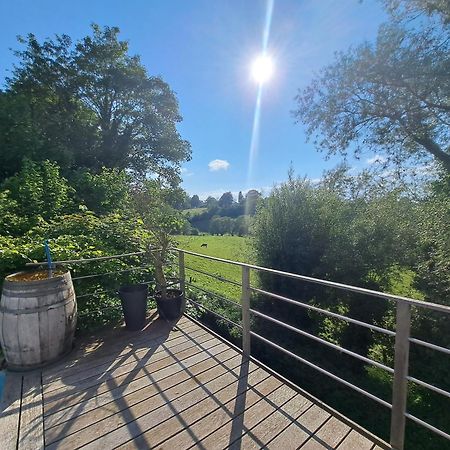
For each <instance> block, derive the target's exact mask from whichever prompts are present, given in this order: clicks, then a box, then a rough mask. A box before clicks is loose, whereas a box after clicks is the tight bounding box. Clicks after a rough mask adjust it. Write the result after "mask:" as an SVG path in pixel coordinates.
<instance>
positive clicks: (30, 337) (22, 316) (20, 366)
mask: <svg viewBox="0 0 450 450" xmlns="http://www.w3.org/2000/svg"><path fill="white" fill-rule="evenodd" d="M76 316H77V304H76V300H75V291H74V289H73V284H72V277H71V276H70V272H55V273H54V274H53V277H52V278H48V275H47V272H46V271H45V272H44V271H40V272H19V273H16V274H12V275H9V276H7V277H6V278H5V282H4V284H3V292H2V298H1V302H0V342H1V345H2V349H3V352H4V355H5V358H6V362H7V363H8V368H9V369H11V370H28V369H34V368H37V367H41V366H43V365H45V364H48V363H50V362H53V361H55V360H57V359H58V358H60V357H61V356H62V355H64V354H66V353H67V352H69V351H70V350H71V349H72V343H73V336H74V332H75V326H76Z"/></svg>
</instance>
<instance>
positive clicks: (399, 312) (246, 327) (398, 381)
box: [29, 249, 450, 450]
mask: <svg viewBox="0 0 450 450" xmlns="http://www.w3.org/2000/svg"><path fill="white" fill-rule="evenodd" d="M174 252H175V253H176V255H177V257H178V264H177V266H178V267H177V269H178V278H177V279H173V278H172V279H171V281H172V282H171V283H170V285H175V284H178V285H179V287H180V289H181V290H182V291H183V293H184V294H185V298H186V301H187V302H189V303H190V304H191V305H193V306H194V307H195V308H199V309H201V310H204V311H207V312H208V313H209V314H211V315H212V316H214V317H215V318H217V319H219V320H223V321H224V322H226V323H228V324H230V325H232V326H234V327H236V328H238V329H240V330H241V332H242V350H243V353H244V354H245V355H247V356H248V357H250V356H251V342H252V338H254V339H257V340H259V341H261V342H263V343H264V344H266V345H269V346H271V347H273V348H275V349H276V350H278V351H280V352H282V353H284V354H286V355H288V356H289V357H291V358H293V359H295V360H297V361H299V362H301V363H303V364H305V365H307V366H308V367H310V368H312V369H314V370H316V371H318V372H320V373H322V374H324V375H326V376H328V377H330V378H331V379H333V380H335V381H337V382H339V383H341V384H342V385H344V386H346V387H348V388H351V389H353V390H354V391H356V392H358V393H359V394H362V395H364V396H365V397H367V398H369V399H371V400H373V401H375V402H377V403H379V404H381V405H383V406H384V407H386V408H388V409H390V410H391V426H390V443H391V446H392V447H393V448H394V449H397V450H402V449H403V448H404V439H405V424H406V419H409V420H411V421H413V422H415V423H416V424H418V425H420V426H422V427H424V428H426V429H428V430H430V431H431V432H433V433H435V434H437V435H439V436H441V437H443V438H445V439H447V440H450V434H449V433H448V432H447V431H443V430H440V429H438V428H436V427H434V426H433V425H431V424H429V423H427V422H426V421H424V420H422V419H419V418H418V417H416V416H414V415H412V414H410V413H408V412H407V410H406V406H407V391H408V382H411V383H415V384H417V385H419V386H421V387H423V388H425V389H428V390H430V391H432V392H435V393H437V394H440V395H442V396H444V397H447V398H450V392H448V391H446V390H445V389H442V388H440V387H438V386H434V385H433V384H430V383H427V382H425V381H423V380H420V379H417V378H415V377H412V376H410V375H409V372H408V365H409V346H410V344H411V343H412V344H415V345H418V346H421V347H424V348H427V349H430V350H433V351H437V352H440V353H444V354H446V355H450V349H449V348H446V347H442V346H439V345H436V344H433V343H430V342H426V341H423V340H420V339H417V338H414V337H411V335H410V331H411V309H412V307H415V308H422V309H426V310H431V311H437V312H439V313H442V314H446V315H448V317H449V318H450V307H448V306H445V305H441V304H436V303H429V302H424V301H421V300H415V299H412V298H408V297H402V296H398V295H393V294H388V293H384V292H379V291H374V290H370V289H365V288H360V287H356V286H350V285H345V284H342V283H336V282H332V281H327V280H321V279H317V278H312V277H307V276H304V275H298V274H295V273H289V272H283V271H279V270H275V269H270V268H266V267H260V266H256V265H252V264H246V263H241V262H238V261H231V260H227V259H223V258H217V257H213V256H208V255H203V254H200V253H195V252H192V251H187V250H183V249H175V250H174ZM143 255H144V252H136V253H127V254H122V255H113V256H106V257H98V258H87V259H80V260H68V261H57V262H55V264H71V265H77V264H84V263H89V262H104V261H110V260H114V259H115V260H118V259H123V258H128V257H140V256H143ZM185 255H190V256H192V257H194V258H203V259H207V260H211V261H216V262H220V263H223V264H228V265H233V266H236V267H239V269H240V272H241V273H240V278H241V281H240V282H238V281H235V280H231V279H229V278H226V277H222V276H218V275H217V274H211V273H209V272H207V271H205V270H200V269H197V268H195V267H192V266H191V265H186V264H185ZM43 264H45V263H37V264H35V263H32V264H29V265H43ZM150 267H151V265H149V264H148V261H138V262H137V266H135V267H131V268H127V269H120V270H115V271H106V272H101V273H94V274H87V275H80V276H75V277H73V281H74V282H76V283H77V282H83V281H86V280H92V279H95V278H101V277H105V276H110V275H120V274H124V273H130V272H134V271H144V273H145V271H146V270H148V269H149V268H150ZM186 270H188V271H191V272H193V273H199V274H201V275H203V276H206V277H210V278H212V279H215V280H218V281H220V282H224V283H228V284H230V285H232V286H238V287H239V288H240V291H241V297H240V303H238V302H236V301H233V300H230V299H228V298H227V297H225V296H223V295H221V294H218V293H217V292H212V291H210V290H207V289H205V288H204V287H200V286H197V285H195V284H194V283H192V282H189V281H187V277H186ZM252 271H253V272H256V273H269V274H273V275H277V276H281V277H286V278H290V279H294V280H299V281H302V282H306V283H310V284H317V285H321V286H326V287H330V288H334V289H338V290H342V291H347V292H354V293H358V294H363V295H366V296H370V297H375V298H378V299H385V300H388V301H391V302H394V303H395V305H396V326H395V331H392V330H388V329H386V328H382V327H380V326H377V325H374V324H370V323H367V322H363V321H360V320H357V319H354V318H352V317H348V316H345V315H344V314H338V313H336V312H333V311H328V310H326V309H323V308H320V307H318V306H314V305H310V304H308V303H306V302H301V301H299V300H296V299H292V298H289V297H286V296H283V295H279V294H276V293H273V292H269V291H266V290H263V289H260V288H258V287H256V286H252V285H251V281H250V280H251V273H252ZM142 282H144V283H148V284H149V283H152V282H153V280H148V281H145V280H144V281H142ZM187 288H190V289H195V290H197V291H198V292H201V293H203V294H207V295H210V296H212V297H214V298H217V299H218V300H220V301H222V302H225V303H227V305H229V306H231V307H233V308H236V309H240V310H241V322H240V323H237V322H234V321H233V320H231V319H229V318H227V317H225V316H224V315H222V314H220V313H218V312H217V311H213V310H212V309H209V308H208V307H206V306H205V305H203V304H202V303H200V302H198V301H196V300H193V299H191V298H189V296H188V295H187V294H188V291H187ZM104 292H115V289H109V290H102V291H101V292H100V291H97V292H88V293H84V294H81V295H77V298H78V299H79V298H83V297H89V296H95V295H99V294H101V293H104ZM252 293H256V294H259V295H263V296H266V297H270V298H272V299H274V300H277V301H279V302H283V303H287V304H290V305H294V306H296V307H299V308H302V309H306V310H309V311H314V312H316V313H320V314H323V315H325V316H327V317H331V318H334V319H338V320H342V321H345V322H347V323H350V324H353V325H356V326H360V327H363V328H367V329H370V330H372V331H374V332H377V333H382V334H384V335H387V336H389V337H393V338H395V343H394V367H393V368H392V367H389V366H387V365H385V364H382V363H380V362H378V361H375V360H373V359H370V358H368V357H366V356H363V355H360V354H358V353H356V352H353V351H351V350H349V349H347V348H344V347H341V346H339V345H337V344H334V343H332V342H329V341H327V340H326V339H323V338H321V337H318V336H316V335H314V334H311V333H308V332H306V331H304V330H302V329H300V328H297V327H294V326H292V325H289V324H287V323H285V322H283V321H281V320H278V319H276V318H274V317H271V316H269V315H267V314H264V313H262V312H260V311H257V310H256V309H253V308H251V305H250V300H251V296H252ZM112 307H113V308H120V304H117V305H116V306H112ZM187 315H189V313H188V312H187ZM252 316H254V317H258V318H260V319H263V320H266V321H268V322H271V323H274V324H276V325H278V326H280V327H283V328H285V329H287V330H289V331H291V332H293V333H296V334H298V335H300V336H303V337H306V338H308V339H311V340H312V341H314V342H318V343H319V344H321V345H324V346H326V347H328V348H332V349H334V350H337V351H339V352H340V353H344V354H346V355H348V356H350V357H353V358H355V359H358V360H359V361H362V362H364V363H366V364H370V365H373V366H375V367H377V368H380V369H382V370H385V371H386V372H388V373H389V374H391V375H393V383H392V403H389V402H387V401H385V400H383V399H381V398H379V397H377V396H376V395H374V394H371V393H370V392H368V391H366V390H364V389H362V388H360V387H358V386H356V385H354V384H353V383H351V382H349V381H347V380H345V379H343V378H341V377H339V376H337V375H336V374H333V373H331V372H330V371H328V370H326V369H324V368H322V367H320V366H318V365H317V364H314V363H312V362H311V361H308V360H307V359H305V358H303V357H300V356H299V355H297V354H295V353H293V352H291V351H290V350H288V349H286V348H284V347H283V346H281V345H279V344H277V343H275V342H273V341H271V340H269V339H267V338H266V337H264V336H261V335H260V334H258V333H256V332H255V331H253V330H252V329H251V317H252Z"/></svg>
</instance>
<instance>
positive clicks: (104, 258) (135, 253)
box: [25, 252, 145, 267]
mask: <svg viewBox="0 0 450 450" xmlns="http://www.w3.org/2000/svg"><path fill="white" fill-rule="evenodd" d="M143 254H145V252H134V253H122V254H121V255H112V256H99V257H97V258H84V259H67V260H65V261H53V264H75V263H86V262H92V261H107V260H109V259H119V258H125V257H127V256H140V255H143ZM47 264H48V263H47V261H41V262H36V263H26V264H25V265H26V266H29V267H31V266H46V265H47Z"/></svg>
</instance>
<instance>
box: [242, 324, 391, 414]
mask: <svg viewBox="0 0 450 450" xmlns="http://www.w3.org/2000/svg"><path fill="white" fill-rule="evenodd" d="M250 334H251V335H252V336H254V337H256V338H258V339H260V340H262V341H263V342H265V343H266V344H269V345H271V346H272V347H274V348H276V349H277V350H280V351H281V352H284V353H286V354H287V355H289V356H291V357H292V358H294V359H297V360H298V361H300V362H302V363H303V364H306V365H307V366H309V367H311V368H313V369H315V370H317V371H318V372H320V373H323V374H324V375H327V376H329V377H330V378H332V379H333V380H336V381H339V382H340V383H342V384H343V385H344V386H347V387H349V388H351V389H353V390H355V391H356V392H359V393H360V394H363V395H365V396H366V397H368V398H370V399H372V400H374V401H376V402H378V403H380V404H381V405H383V406H386V407H387V408H392V405H391V404H390V403H388V402H386V401H384V400H382V399H381V398H379V397H377V396H376V395H373V394H371V393H370V392H367V391H365V390H364V389H361V388H359V387H358V386H355V385H353V384H352V383H350V382H348V381H346V380H344V379H343V378H340V377H338V376H337V375H334V374H332V373H331V372H328V370H325V369H323V368H322V367H319V366H316V365H315V364H313V363H312V362H310V361H308V360H306V359H304V358H302V357H301V356H298V355H296V354H295V353H292V352H290V351H289V350H286V349H285V348H284V347H281V346H280V345H278V344H275V343H274V342H272V341H269V339H266V338H265V337H263V336H261V335H259V334H257V333H255V332H254V331H250Z"/></svg>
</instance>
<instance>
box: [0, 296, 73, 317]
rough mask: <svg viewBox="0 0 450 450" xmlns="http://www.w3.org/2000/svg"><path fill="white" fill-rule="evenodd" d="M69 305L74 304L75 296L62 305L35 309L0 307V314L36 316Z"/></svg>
mask: <svg viewBox="0 0 450 450" xmlns="http://www.w3.org/2000/svg"><path fill="white" fill-rule="evenodd" d="M69 303H75V296H73V297H71V298H69V299H68V300H66V301H65V302H64V303H53V304H52V305H49V306H39V307H36V308H28V309H9V308H5V307H3V306H0V313H6V314H14V315H16V316H21V315H22V314H36V313H39V312H42V311H50V310H52V309H56V308H61V307H62V306H66V305H68V304H69Z"/></svg>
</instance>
